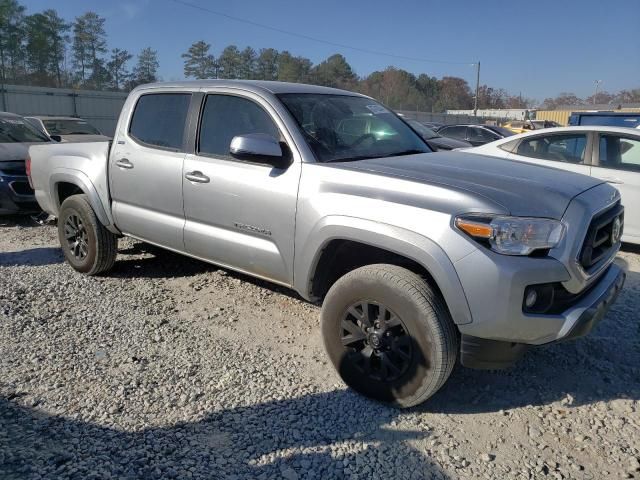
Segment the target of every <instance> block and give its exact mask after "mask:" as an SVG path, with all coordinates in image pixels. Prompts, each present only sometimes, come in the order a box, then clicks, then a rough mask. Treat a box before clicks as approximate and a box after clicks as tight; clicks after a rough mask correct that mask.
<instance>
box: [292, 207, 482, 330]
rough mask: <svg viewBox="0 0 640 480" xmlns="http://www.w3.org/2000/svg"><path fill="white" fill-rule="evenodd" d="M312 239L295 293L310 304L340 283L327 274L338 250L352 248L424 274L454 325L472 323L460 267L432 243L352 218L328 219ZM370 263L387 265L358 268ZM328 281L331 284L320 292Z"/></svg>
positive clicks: (299, 258)
mask: <svg viewBox="0 0 640 480" xmlns="http://www.w3.org/2000/svg"><path fill="white" fill-rule="evenodd" d="M308 238H309V239H310V240H309V241H308V242H307V244H306V245H305V246H304V247H303V248H302V249H300V250H301V251H298V249H296V262H295V274H294V287H295V288H296V290H297V291H298V292H299V293H300V295H302V296H303V297H304V298H306V299H307V300H311V301H319V300H321V299H322V297H323V294H324V293H326V291H327V290H328V288H329V287H330V284H332V282H333V281H335V280H337V278H333V279H332V278H331V276H330V275H329V276H327V269H331V266H329V265H327V264H331V262H334V261H335V260H336V257H335V251H336V249H337V248H340V246H341V245H344V244H345V243H344V242H349V243H350V244H351V245H352V246H353V247H356V249H358V248H360V249H374V250H375V252H377V253H378V254H380V253H386V254H388V257H387V259H388V260H389V259H390V260H391V261H388V260H387V261H388V263H392V264H396V265H399V266H405V268H408V269H410V270H413V271H416V270H418V271H417V272H416V273H420V274H424V275H425V276H426V277H427V280H428V281H429V282H430V283H431V285H432V287H434V288H436V289H437V290H439V293H441V295H442V298H443V299H444V301H445V303H446V305H447V307H448V309H449V312H450V314H451V317H452V318H453V320H454V322H455V323H456V324H465V323H471V321H472V316H471V311H470V308H469V304H468V302H467V298H466V296H465V294H464V290H463V288H462V284H461V282H460V279H459V278H458V274H457V272H456V270H455V268H454V265H453V263H452V262H451V260H450V259H449V257H448V256H447V254H446V253H445V252H444V250H443V249H442V248H441V247H440V246H439V245H438V244H436V243H435V242H434V241H432V240H431V239H429V238H426V237H424V236H422V235H419V234H417V233H415V232H412V231H409V230H406V229H403V228H400V227H396V226H392V225H387V224H381V223H379V222H372V221H368V220H364V219H356V218H352V217H331V218H330V217H325V218H324V219H323V221H322V222H321V224H319V225H318V226H317V227H316V228H315V229H314V231H313V232H312V233H311V234H310V235H309V237H308ZM351 251H352V252H353V251H357V250H351ZM372 251H373V250H372ZM373 258H375V255H374V257H373ZM370 263H384V260H383V261H373V262H367V263H364V264H359V262H355V264H354V268H358V267H359V266H363V265H366V264H370ZM352 269H353V268H349V269H346V270H345V271H343V272H342V274H344V273H347V272H348V271H350V270H352ZM323 280H324V281H325V284H324V286H322V287H320V288H319V286H320V284H322V282H323ZM319 282H320V283H319Z"/></svg>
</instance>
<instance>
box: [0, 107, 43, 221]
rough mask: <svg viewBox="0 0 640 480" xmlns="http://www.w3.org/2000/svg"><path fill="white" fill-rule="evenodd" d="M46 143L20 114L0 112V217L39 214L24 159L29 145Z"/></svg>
mask: <svg viewBox="0 0 640 480" xmlns="http://www.w3.org/2000/svg"><path fill="white" fill-rule="evenodd" d="M49 141H50V140H49V139H48V138H47V137H46V136H45V135H44V134H43V133H41V132H39V131H38V130H36V129H35V128H34V127H33V126H32V125H30V124H29V123H27V122H26V121H25V120H24V119H23V118H22V117H20V116H19V115H14V114H13V113H7V112H0V215H7V214H14V213H35V212H39V211H40V207H39V206H38V203H37V202H36V198H35V196H34V194H33V189H32V188H31V186H30V185H29V180H28V178H27V172H26V165H25V159H26V158H27V155H28V152H29V146H30V145H33V144H34V143H41V142H49Z"/></svg>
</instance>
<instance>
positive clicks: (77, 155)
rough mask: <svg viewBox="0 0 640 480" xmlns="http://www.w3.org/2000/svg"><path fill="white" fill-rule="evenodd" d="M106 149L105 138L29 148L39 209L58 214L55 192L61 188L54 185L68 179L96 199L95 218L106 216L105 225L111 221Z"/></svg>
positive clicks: (58, 205)
mask: <svg viewBox="0 0 640 480" xmlns="http://www.w3.org/2000/svg"><path fill="white" fill-rule="evenodd" d="M109 149H110V142H108V141H103V142H82V143H54V144H51V143H50V144H46V145H36V146H32V147H30V148H29V156H30V158H31V182H32V184H33V189H34V190H35V195H36V200H37V201H38V203H39V204H40V206H41V207H42V209H43V210H44V211H46V212H47V213H49V214H51V215H54V216H57V215H58V210H59V208H60V202H59V194H58V192H59V189H60V188H61V187H60V186H56V184H62V185H64V183H65V182H68V183H69V184H74V185H76V186H77V185H80V188H81V189H82V191H83V192H84V193H85V194H87V195H88V196H89V197H90V198H91V199H92V200H93V201H98V202H99V205H100V206H101V207H102V212H98V211H96V213H97V214H98V216H99V217H100V216H103V215H104V216H106V218H107V219H108V224H112V223H113V219H112V218H111V209H110V208H109V179H108V161H109ZM62 188H64V186H63V187H62ZM76 188H77V187H76ZM92 203H93V202H92Z"/></svg>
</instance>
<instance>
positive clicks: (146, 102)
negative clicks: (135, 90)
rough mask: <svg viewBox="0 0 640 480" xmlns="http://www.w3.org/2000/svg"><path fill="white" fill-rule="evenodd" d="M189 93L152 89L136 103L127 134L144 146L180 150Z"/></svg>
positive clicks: (189, 97) (189, 98)
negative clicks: (152, 90) (161, 91)
mask: <svg viewBox="0 0 640 480" xmlns="http://www.w3.org/2000/svg"><path fill="white" fill-rule="evenodd" d="M190 100H191V94H190V93H152V94H147V95H142V96H140V98H139V99H138V102H137V103H136V106H135V109H134V111H133V115H132V116H131V122H130V123H129V135H130V136H131V137H132V138H133V139H134V140H137V141H138V142H140V143H143V144H145V145H147V146H151V147H156V148H162V149H168V150H181V149H182V147H183V141H184V130H185V122H186V119H187V113H188V111H189V102H190Z"/></svg>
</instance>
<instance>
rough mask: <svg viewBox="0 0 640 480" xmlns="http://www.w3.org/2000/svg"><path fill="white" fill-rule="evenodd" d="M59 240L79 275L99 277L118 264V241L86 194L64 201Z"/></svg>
mask: <svg viewBox="0 0 640 480" xmlns="http://www.w3.org/2000/svg"><path fill="white" fill-rule="evenodd" d="M58 238H59V239H60V246H61V247H62V251H63V253H64V256H65V258H66V260H67V262H68V263H69V264H70V265H71V266H72V267H73V268H74V269H76V270H77V271H78V272H81V273H85V274H87V275H97V274H99V273H103V272H106V271H108V270H110V269H111V268H112V267H113V264H114V263H115V261H116V255H117V253H118V238H117V237H116V236H115V235H114V234H113V233H111V232H110V231H109V230H107V229H106V228H105V226H104V225H102V223H100V220H98V217H97V216H96V214H95V212H94V211H93V208H91V204H90V203H89V200H88V199H87V196H86V195H72V196H70V197H68V198H67V199H66V200H65V201H64V202H62V206H61V207H60V213H59V217H58Z"/></svg>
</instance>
